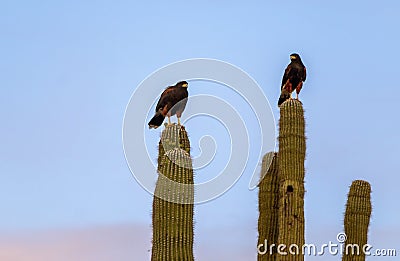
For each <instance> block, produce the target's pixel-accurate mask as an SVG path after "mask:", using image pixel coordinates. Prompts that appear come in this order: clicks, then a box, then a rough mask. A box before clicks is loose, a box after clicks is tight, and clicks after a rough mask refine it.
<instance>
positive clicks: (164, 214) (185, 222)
mask: <svg viewBox="0 0 400 261" xmlns="http://www.w3.org/2000/svg"><path fill="white" fill-rule="evenodd" d="M158 173H159V175H158V179H157V183H156V189H155V193H154V199H153V247H152V255H151V260H152V261H171V260H174V261H193V260H194V257H193V202H194V182H193V169H192V161H191V158H190V142H189V139H188V136H187V133H186V131H185V128H184V127H183V126H177V125H169V126H167V127H166V128H165V130H164V131H163V132H162V135H161V139H160V143H159V155H158Z"/></svg>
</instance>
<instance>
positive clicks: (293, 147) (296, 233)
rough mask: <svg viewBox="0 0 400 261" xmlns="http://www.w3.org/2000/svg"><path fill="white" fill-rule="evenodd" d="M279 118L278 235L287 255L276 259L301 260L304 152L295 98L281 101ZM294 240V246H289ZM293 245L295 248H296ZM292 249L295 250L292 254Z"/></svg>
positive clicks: (300, 114) (302, 128) (300, 111)
mask: <svg viewBox="0 0 400 261" xmlns="http://www.w3.org/2000/svg"><path fill="white" fill-rule="evenodd" d="M280 112H281V113H280V114H281V117H280V121H279V158H278V164H279V236H278V243H279V244H284V245H285V246H286V249H284V252H287V253H288V255H278V256H277V260H290V261H297V260H304V256H303V255H302V253H301V250H302V249H301V248H302V246H303V245H304V243H305V239H304V160H305V153H306V138H305V123H304V111H303V106H302V104H301V102H300V101H298V100H288V101H286V102H284V103H283V104H282V105H281V109H280ZM293 244H294V246H293ZM296 246H297V247H298V248H296ZM293 253H298V254H296V255H293Z"/></svg>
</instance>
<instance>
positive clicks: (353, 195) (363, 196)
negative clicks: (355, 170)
mask: <svg viewBox="0 0 400 261" xmlns="http://www.w3.org/2000/svg"><path fill="white" fill-rule="evenodd" d="M370 194H371V186H370V184H369V183H368V182H366V181H363V180H355V181H353V182H352V184H351V186H350V191H349V195H348V198H347V205H346V213H345V216H344V231H345V234H346V235H347V240H346V243H345V247H344V248H343V257H342V260H343V261H364V260H365V254H364V252H363V246H364V245H366V244H367V237H368V226H369V220H370V217H371V211H372V207H371V195H370ZM354 244H356V245H357V246H358V251H357V249H356V248H357V247H356V248H354V247H352V245H353V246H354ZM353 251H354V252H353Z"/></svg>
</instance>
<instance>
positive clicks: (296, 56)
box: [290, 53, 301, 62]
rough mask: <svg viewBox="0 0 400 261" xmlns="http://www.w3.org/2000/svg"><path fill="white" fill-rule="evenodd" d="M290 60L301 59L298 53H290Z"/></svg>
mask: <svg viewBox="0 0 400 261" xmlns="http://www.w3.org/2000/svg"><path fill="white" fill-rule="evenodd" d="M290 60H291V61H293V62H294V61H301V59H300V55H298V54H297V53H292V54H291V55H290Z"/></svg>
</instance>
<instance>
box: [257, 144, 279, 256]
mask: <svg viewBox="0 0 400 261" xmlns="http://www.w3.org/2000/svg"><path fill="white" fill-rule="evenodd" d="M271 153H272V152H270V153H268V154H266V155H265V156H264V158H263V162H262V169H261V181H260V184H259V185H258V187H259V191H258V202H259V205H258V208H259V212H260V214H259V218H258V244H257V246H258V252H259V253H258V257H257V260H258V261H272V260H275V256H276V248H270V246H271V245H272V244H275V245H276V243H277V241H278V191H279V184H278V153H273V156H272V155H271ZM271 156H272V157H273V158H272V162H271V161H270V159H269V158H270V157H271ZM269 163H270V165H269ZM267 165H268V166H267ZM265 173H266V174H265ZM264 174H265V175H264Z"/></svg>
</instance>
